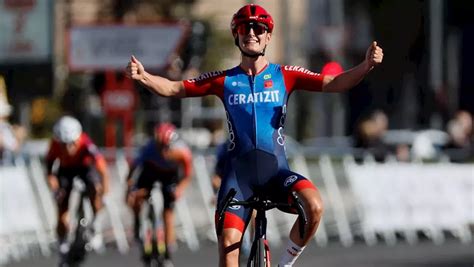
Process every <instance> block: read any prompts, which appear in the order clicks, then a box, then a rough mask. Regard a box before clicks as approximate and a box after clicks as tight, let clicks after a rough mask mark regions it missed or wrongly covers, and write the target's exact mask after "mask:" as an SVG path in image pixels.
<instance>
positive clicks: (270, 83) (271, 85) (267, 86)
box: [263, 80, 273, 88]
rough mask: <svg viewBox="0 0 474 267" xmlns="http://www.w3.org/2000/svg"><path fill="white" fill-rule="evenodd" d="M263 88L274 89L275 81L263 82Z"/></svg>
mask: <svg viewBox="0 0 474 267" xmlns="http://www.w3.org/2000/svg"><path fill="white" fill-rule="evenodd" d="M263 87H264V88H271V87H273V81H272V80H268V81H265V82H263Z"/></svg>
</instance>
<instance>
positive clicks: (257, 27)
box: [237, 22, 268, 35]
mask: <svg viewBox="0 0 474 267" xmlns="http://www.w3.org/2000/svg"><path fill="white" fill-rule="evenodd" d="M250 29H253V32H254V33H255V35H260V34H264V33H265V32H267V31H268V27H267V25H265V24H262V23H253V22H250V23H243V24H240V25H239V26H237V32H238V33H239V34H240V35H247V34H249V32H250Z"/></svg>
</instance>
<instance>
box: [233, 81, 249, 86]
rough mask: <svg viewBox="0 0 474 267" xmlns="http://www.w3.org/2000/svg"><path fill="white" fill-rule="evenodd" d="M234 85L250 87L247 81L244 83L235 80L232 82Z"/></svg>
mask: <svg viewBox="0 0 474 267" xmlns="http://www.w3.org/2000/svg"><path fill="white" fill-rule="evenodd" d="M231 84H232V86H234V87H236V86H237V87H250V86H249V85H248V84H246V83H243V82H236V81H233V82H232V83H231Z"/></svg>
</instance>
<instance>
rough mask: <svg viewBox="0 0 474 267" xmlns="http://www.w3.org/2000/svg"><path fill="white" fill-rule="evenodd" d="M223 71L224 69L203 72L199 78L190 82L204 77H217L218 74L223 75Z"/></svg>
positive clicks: (191, 81)
mask: <svg viewBox="0 0 474 267" xmlns="http://www.w3.org/2000/svg"><path fill="white" fill-rule="evenodd" d="M223 73H224V72H223V71H213V72H208V73H204V74H201V76H199V77H197V78H194V79H190V80H188V82H190V83H195V82H199V81H202V80H204V79H209V78H212V77H216V76H218V75H221V74H223Z"/></svg>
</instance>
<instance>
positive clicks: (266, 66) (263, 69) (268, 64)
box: [238, 62, 270, 76]
mask: <svg viewBox="0 0 474 267" xmlns="http://www.w3.org/2000/svg"><path fill="white" fill-rule="evenodd" d="M268 66H270V63H269V62H268V63H267V65H265V67H263V68H262V69H261V70H260V71H259V72H257V74H255V76H257V75H259V74H260V73H262V72H264V71H265V70H266V69H267V68H268ZM238 67H239V69H240V70H241V71H242V72H243V73H244V74H245V75H247V76H251V75H249V74H247V72H245V70H244V69H243V68H242V67H241V66H240V65H239V66H238Z"/></svg>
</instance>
